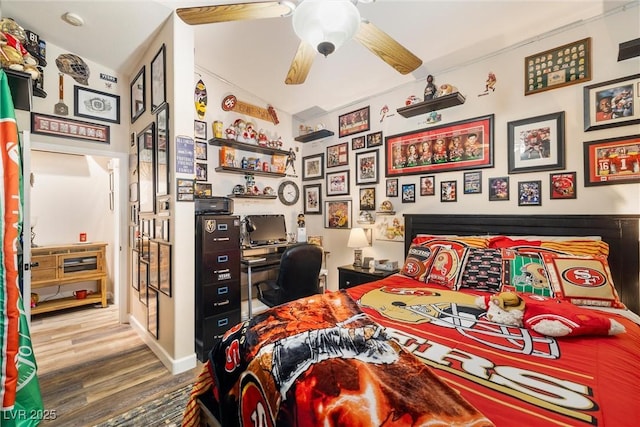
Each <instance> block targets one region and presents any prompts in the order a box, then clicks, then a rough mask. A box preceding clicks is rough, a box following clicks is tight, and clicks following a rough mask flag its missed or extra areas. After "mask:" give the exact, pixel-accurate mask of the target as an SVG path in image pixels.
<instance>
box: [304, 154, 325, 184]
mask: <svg viewBox="0 0 640 427" xmlns="http://www.w3.org/2000/svg"><path fill="white" fill-rule="evenodd" d="M321 178H324V153H319V154H314V155H312V156H306V157H303V158H302V180H303V181H310V180H312V179H321Z"/></svg>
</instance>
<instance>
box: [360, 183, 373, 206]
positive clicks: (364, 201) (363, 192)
mask: <svg viewBox="0 0 640 427" xmlns="http://www.w3.org/2000/svg"><path fill="white" fill-rule="evenodd" d="M360 210H361V211H374V210H376V188H375V187H370V188H361V189H360Z"/></svg>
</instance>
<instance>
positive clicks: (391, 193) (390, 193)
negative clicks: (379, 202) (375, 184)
mask: <svg viewBox="0 0 640 427" xmlns="http://www.w3.org/2000/svg"><path fill="white" fill-rule="evenodd" d="M385 195H386V196H387V197H398V178H389V179H387V182H386V192H385Z"/></svg>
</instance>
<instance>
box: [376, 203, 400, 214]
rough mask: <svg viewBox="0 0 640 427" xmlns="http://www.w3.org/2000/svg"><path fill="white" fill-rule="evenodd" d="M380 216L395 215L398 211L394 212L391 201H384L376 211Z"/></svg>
mask: <svg viewBox="0 0 640 427" xmlns="http://www.w3.org/2000/svg"><path fill="white" fill-rule="evenodd" d="M376 214H378V215H395V214H396V211H394V210H393V203H391V202H390V201H389V200H384V201H383V202H382V203H380V208H379V209H378V210H377V211H376Z"/></svg>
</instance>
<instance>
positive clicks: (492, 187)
mask: <svg viewBox="0 0 640 427" xmlns="http://www.w3.org/2000/svg"><path fill="white" fill-rule="evenodd" d="M500 200H509V177H508V176H501V177H498V178H489V201H490V202H495V201H500Z"/></svg>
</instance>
